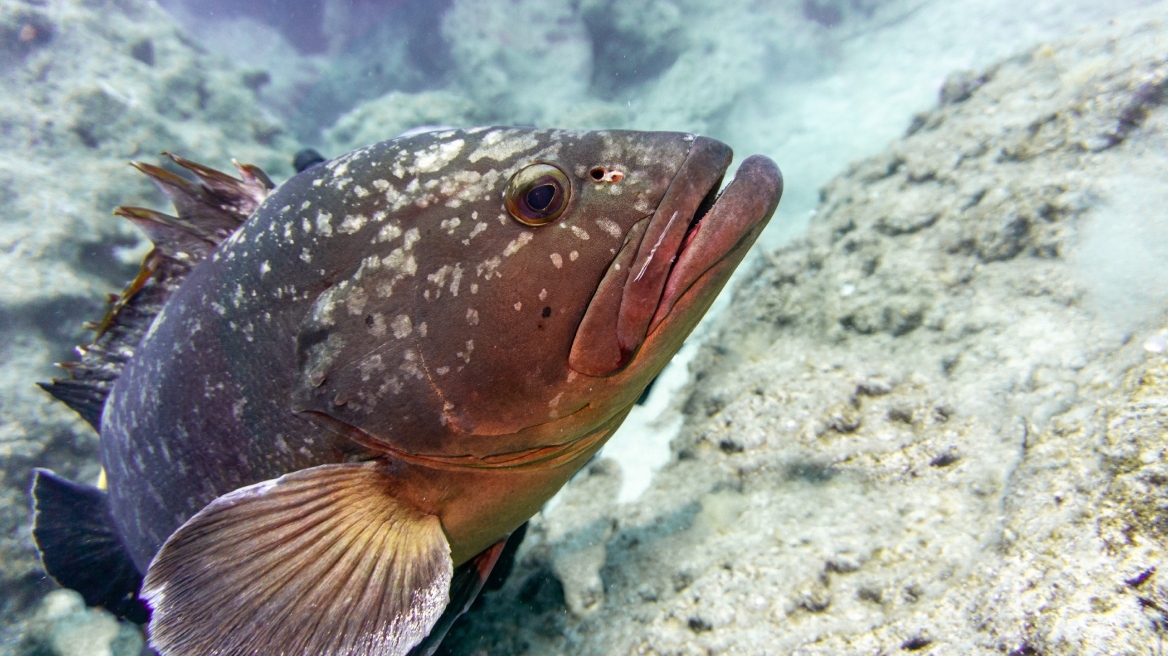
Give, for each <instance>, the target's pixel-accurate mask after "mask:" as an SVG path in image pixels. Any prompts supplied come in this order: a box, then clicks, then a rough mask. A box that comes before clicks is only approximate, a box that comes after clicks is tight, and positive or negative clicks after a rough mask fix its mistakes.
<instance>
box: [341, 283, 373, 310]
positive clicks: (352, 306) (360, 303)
mask: <svg viewBox="0 0 1168 656" xmlns="http://www.w3.org/2000/svg"><path fill="white" fill-rule="evenodd" d="M368 300H369V294H368V292H366V291H365V288H364V287H356V288H354V289H353V291H352V292H350V293H349V294H348V295H347V296H346V297H345V307H346V308H348V310H349V314H352V315H359V314H364V313H365V303H366V302H367V301H368Z"/></svg>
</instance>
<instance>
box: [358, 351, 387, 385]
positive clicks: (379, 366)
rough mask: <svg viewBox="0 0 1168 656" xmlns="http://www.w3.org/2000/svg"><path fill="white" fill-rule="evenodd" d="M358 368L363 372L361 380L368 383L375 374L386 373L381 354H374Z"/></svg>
mask: <svg viewBox="0 0 1168 656" xmlns="http://www.w3.org/2000/svg"><path fill="white" fill-rule="evenodd" d="M357 368H358V369H360V371H361V380H362V381H366V382H367V381H368V380H369V379H370V378H372V377H373V374H375V373H379V372H382V371H385V363H384V362H382V361H381V354H380V353H374V354H373V355H371V356H369V357H367V358H365V359H364V360H362V361H361V362H360V363H359V364H358V365H357Z"/></svg>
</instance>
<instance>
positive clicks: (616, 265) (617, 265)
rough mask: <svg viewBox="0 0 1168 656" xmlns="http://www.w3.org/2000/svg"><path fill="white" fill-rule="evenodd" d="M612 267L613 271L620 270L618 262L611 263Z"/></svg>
mask: <svg viewBox="0 0 1168 656" xmlns="http://www.w3.org/2000/svg"><path fill="white" fill-rule="evenodd" d="M612 268H613V270H614V271H620V263H619V262H618V263H616V264H614V265H612Z"/></svg>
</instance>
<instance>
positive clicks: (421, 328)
mask: <svg viewBox="0 0 1168 656" xmlns="http://www.w3.org/2000/svg"><path fill="white" fill-rule="evenodd" d="M426 330H427V329H426V322H425V321H423V322H422V323H420V324H418V336H419V337H425V336H426Z"/></svg>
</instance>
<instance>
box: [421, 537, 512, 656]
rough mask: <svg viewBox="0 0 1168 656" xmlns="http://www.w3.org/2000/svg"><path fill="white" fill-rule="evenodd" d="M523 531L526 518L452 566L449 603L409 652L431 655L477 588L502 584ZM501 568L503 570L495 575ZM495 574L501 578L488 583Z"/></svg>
mask: <svg viewBox="0 0 1168 656" xmlns="http://www.w3.org/2000/svg"><path fill="white" fill-rule="evenodd" d="M526 533H527V522H524V523H523V525H522V526H520V527H519V528H517V529H515V531H514V532H513V533H511V535H509V536H507V537H505V538H503V539H502V540H499V541H498V542H496V543H495V544H493V545H491V546H489V547H487V548H486V549H484V550H482V551H481V552H479V554H478V555H477V556H475V557H474V558H471V559H470V560H468V561H466V562H465V563H463V564H461V565H459V566H458V567H456V568H455V569H454V579H453V580H452V581H451V582H450V604H449V605H447V606H446V610H445V611H444V612H443V613H442V617H440V618H439V619H438V623H437V624H435V625H434V628H433V629H432V630H431V631H430V635H428V636H426V639H425V640H423V641H422V642H421V643H419V644H418V646H416V647H414V649H413V651H411V652H410V654H409V656H432V655H433V654H434V652H435V651H437V650H438V646H439V645H440V644H442V639H443V638H445V637H446V633H447V632H448V631H449V630H450V627H452V626H454V621H455V620H457V619H458V618H459V616H461V615H462V614H463V613H465V612H466V611H468V610H470V606H471V604H473V603H474V601H475V599H477V598H478V596H479V593H480V592H482V591H483V590H484V589H494V590H497V589H498V588H500V587H502V586H503V583H502V580H505V579H506V577H507V574H509V573H510V572H511V567H512V566H513V565H514V564H515V553H516V551H517V550H518V549H519V543H520V542H522V541H523V536H524V535H525V534H526ZM501 569H502V570H506V571H505V572H502V576H499V574H500V571H499V570H501ZM496 578H499V579H501V580H500V581H499V582H498V585H497V586H495V587H494V588H492V587H491V585H490V583H491V582H493V581H495V579H496Z"/></svg>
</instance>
